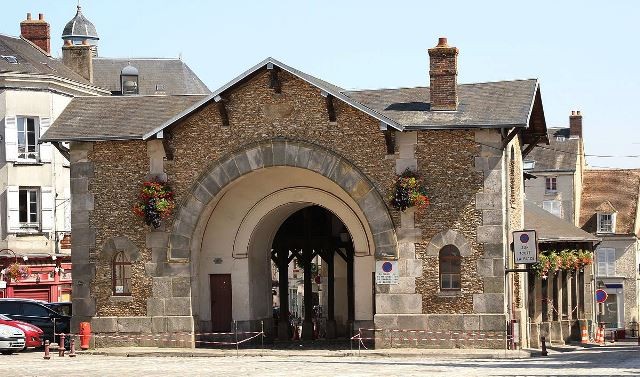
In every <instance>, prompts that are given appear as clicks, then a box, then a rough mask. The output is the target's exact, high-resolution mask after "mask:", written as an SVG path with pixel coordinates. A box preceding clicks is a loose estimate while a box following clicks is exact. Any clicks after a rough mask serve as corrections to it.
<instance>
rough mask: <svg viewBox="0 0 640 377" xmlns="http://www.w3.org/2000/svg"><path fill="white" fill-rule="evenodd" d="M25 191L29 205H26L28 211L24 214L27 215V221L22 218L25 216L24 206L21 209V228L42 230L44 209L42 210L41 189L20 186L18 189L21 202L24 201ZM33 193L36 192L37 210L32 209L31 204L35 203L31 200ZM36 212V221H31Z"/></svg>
mask: <svg viewBox="0 0 640 377" xmlns="http://www.w3.org/2000/svg"><path fill="white" fill-rule="evenodd" d="M23 193H26V200H27V203H26V204H27V206H26V212H24V215H26V219H27V220H26V221H23V220H22V217H23V211H22V208H20V209H19V216H20V217H19V220H18V221H20V228H21V229H25V230H40V220H41V219H42V215H41V213H42V211H41V199H40V198H41V195H40V189H39V188H38V187H22V186H21V187H20V188H19V190H18V200H19V201H20V202H21V201H22V195H23ZM31 193H35V198H36V200H35V205H36V210H35V212H32V211H31V204H33V202H32V201H31V195H30V194H31ZM33 214H35V216H36V220H35V221H30V219H31V215H33Z"/></svg>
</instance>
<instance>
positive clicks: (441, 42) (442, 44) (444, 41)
mask: <svg viewBox="0 0 640 377" xmlns="http://www.w3.org/2000/svg"><path fill="white" fill-rule="evenodd" d="M436 47H449V45H448V44H447V38H445V37H440V38H438V46H436Z"/></svg>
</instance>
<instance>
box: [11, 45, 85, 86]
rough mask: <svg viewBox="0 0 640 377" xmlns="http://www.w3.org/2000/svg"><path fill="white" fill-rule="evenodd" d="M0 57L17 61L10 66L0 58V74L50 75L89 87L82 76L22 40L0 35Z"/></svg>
mask: <svg viewBox="0 0 640 377" xmlns="http://www.w3.org/2000/svg"><path fill="white" fill-rule="evenodd" d="M0 55H3V56H15V58H16V60H17V61H18V63H17V64H11V63H9V62H8V61H7V60H5V59H2V58H0V73H4V72H15V73H29V74H39V75H52V76H59V77H62V78H65V79H69V80H73V81H76V82H79V83H82V84H88V85H91V83H89V82H88V81H87V80H85V79H84V78H83V77H82V76H80V75H78V74H76V73H75V72H73V71H72V70H70V69H69V68H67V67H66V66H65V65H64V64H62V61H61V60H57V59H53V58H52V57H50V56H48V55H47V54H46V53H45V52H44V51H42V50H41V49H40V48H38V47H37V46H35V45H34V44H33V43H31V42H29V41H27V40H26V39H24V38H20V37H11V36H8V35H3V34H0Z"/></svg>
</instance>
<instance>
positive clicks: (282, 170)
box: [45, 38, 547, 348]
mask: <svg viewBox="0 0 640 377" xmlns="http://www.w3.org/2000/svg"><path fill="white" fill-rule="evenodd" d="M429 56H430V59H431V61H430V67H429V69H428V72H429V73H428V74H427V73H426V72H427V69H425V78H426V77H427V76H429V77H430V83H431V85H430V87H417V88H406V89H382V90H361V91H347V90H344V89H341V88H339V87H337V86H335V85H332V84H329V83H327V82H326V81H323V80H320V79H317V78H315V77H313V76H311V75H308V74H306V73H303V72H301V71H299V70H297V69H294V68H292V67H290V66H288V65H286V64H284V63H282V62H279V61H277V60H275V59H272V58H268V59H266V60H264V61H262V62H260V63H258V64H256V65H255V66H253V67H252V68H250V69H248V70H247V71H245V72H244V73H243V74H241V75H240V76H238V77H236V78H234V79H232V80H231V81H230V82H229V83H227V84H226V85H224V86H222V87H221V88H219V89H218V90H216V91H215V92H213V93H212V94H210V95H208V96H206V97H203V98H195V97H192V96H167V97H166V100H167V101H169V103H159V102H161V101H164V100H165V99H163V98H162V97H157V96H129V97H127V96H124V97H120V98H113V97H105V98H99V99H92V98H76V99H74V100H73V101H72V103H71V104H70V105H69V106H68V107H67V109H66V110H65V112H64V113H63V114H62V116H61V117H60V118H58V120H57V121H56V122H55V123H54V125H53V126H52V127H51V128H50V129H49V131H48V132H47V134H46V135H45V140H46V141H49V142H55V143H60V142H71V169H72V177H71V182H72V184H71V187H72V195H73V198H74V212H73V216H72V227H73V238H72V242H73V274H74V297H73V304H74V323H75V325H76V326H77V324H78V322H80V321H90V322H91V325H92V329H93V330H94V331H96V332H97V333H100V334H110V335H114V334H119V335H123V336H127V335H132V336H136V334H138V335H139V334H141V333H147V332H152V333H155V334H163V338H171V339H178V338H180V339H182V340H184V341H185V343H184V345H186V346H193V345H194V344H197V341H198V338H197V337H196V336H194V334H197V333H202V332H210V331H214V332H224V331H228V330H229V329H230V328H231V326H232V323H233V322H235V323H236V324H237V326H238V327H239V328H240V329H243V330H256V329H260V328H262V326H263V325H264V328H265V330H266V331H267V332H268V334H269V336H273V337H278V338H281V339H288V336H289V333H288V331H289V323H288V320H287V318H286V317H287V316H286V315H282V316H280V317H279V318H278V321H277V322H275V321H274V318H273V310H272V306H273V304H272V302H273V299H272V294H273V287H272V280H273V278H272V275H273V274H272V269H271V262H270V260H273V261H275V262H276V264H278V266H279V274H280V278H279V282H280V284H279V286H278V290H279V293H280V295H279V296H280V305H281V306H284V305H286V303H288V300H287V295H288V294H289V290H288V287H287V285H288V284H282V282H287V281H288V265H289V263H291V260H292V259H297V260H298V262H300V263H301V268H302V269H304V270H305V273H304V276H305V282H304V284H303V287H304V288H303V289H304V290H305V295H304V297H305V303H304V306H305V310H304V313H305V316H304V320H303V326H302V330H303V331H302V337H303V338H304V339H310V338H312V337H313V324H312V310H311V308H310V307H312V306H313V303H312V302H310V301H309V302H308V301H306V300H307V297H309V299H310V298H311V297H312V295H311V294H306V293H310V290H311V284H310V280H308V279H310V278H311V276H312V274H311V273H310V272H311V268H312V267H311V261H312V260H313V258H314V257H315V256H320V257H321V258H322V259H323V262H327V268H328V269H329V270H330V271H331V272H328V276H327V289H328V292H329V293H328V301H329V302H328V303H327V306H328V307H327V308H326V310H324V311H323V312H324V313H326V319H327V321H328V323H332V325H331V326H333V324H335V329H336V334H335V336H340V335H341V334H340V331H342V332H343V334H342V335H351V334H352V333H353V331H357V330H356V329H358V328H368V329H372V328H377V329H382V330H381V331H379V332H377V333H376V334H373V335H370V336H372V337H375V338H376V339H377V344H376V345H377V346H385V345H389V339H390V338H389V334H390V333H391V331H392V330H401V331H410V330H422V331H432V332H436V331H437V332H438V333H439V334H440V333H446V334H447V335H446V340H445V338H442V339H440V338H439V340H437V341H433V342H431V341H426V342H423V341H420V343H419V344H418V346H424V347H441V346H448V347H456V346H457V347H496V348H503V347H504V346H505V344H506V343H507V342H508V343H510V344H511V345H512V346H518V345H522V346H525V345H528V344H529V339H528V337H527V334H528V331H527V326H526V319H527V312H526V308H525V305H524V302H526V289H523V288H521V287H524V285H523V283H524V281H525V274H523V273H518V274H508V277H507V278H506V279H505V268H513V267H514V261H513V256H512V252H511V251H510V246H509V245H510V242H511V232H512V231H513V230H520V229H522V228H523V216H524V209H523V178H522V177H523V172H522V160H521V151H522V150H525V149H530V148H532V147H533V146H534V145H535V144H537V143H539V142H543V143H544V142H547V130H546V124H545V118H544V112H543V108H542V99H541V94H540V88H539V83H538V81H537V80H535V79H531V80H516V81H502V82H492V83H478V84H464V85H458V83H457V72H458V71H457V56H458V49H457V48H455V47H451V46H449V45H448V44H447V41H446V39H444V38H443V39H441V40H440V41H439V43H438V45H437V46H436V47H434V48H432V49H430V50H429ZM169 104H170V105H172V107H170V108H169ZM105 108H110V109H117V111H114V112H113V113H116V112H117V113H118V115H117V116H114V117H111V116H110V117H102V115H103V113H104V111H105V110H104V109H105ZM98 119H99V121H98ZM122 119H127V120H128V121H127V122H122V121H121V120H122ZM113 156H118V158H117V159H114V158H113ZM407 170H408V171H409V172H408V173H407V174H417V175H418V176H419V177H420V179H421V180H422V181H423V182H424V193H426V195H427V196H428V197H429V199H430V205H429V206H428V207H427V208H426V209H425V210H424V212H420V211H416V210H415V207H410V208H408V209H405V210H404V211H400V210H398V209H396V207H394V206H393V205H391V203H390V198H391V197H392V196H393V194H394V191H395V187H396V182H397V180H398V177H399V176H400V175H401V174H403V173H405V172H407ZM412 172H413V173H412ZM145 181H158V182H160V183H161V184H162V183H163V182H168V184H169V185H170V187H171V189H172V192H173V197H174V198H175V200H176V204H177V207H176V208H175V210H174V211H173V214H172V215H171V216H170V217H168V218H165V219H164V220H162V221H161V222H160V223H156V225H158V228H155V227H151V226H147V225H145V221H144V220H143V219H141V218H138V217H137V216H136V215H135V214H134V212H133V211H132V208H133V207H134V206H135V205H136V201H137V200H138V199H137V198H138V195H139V193H140V187H141V184H142V183H143V182H145ZM149 220H150V222H151V223H153V222H154V221H156V220H158V219H153V218H151V219H149ZM387 262H388V263H387ZM378 265H380V266H383V268H384V272H385V273H389V274H391V273H395V271H398V275H397V279H396V280H393V279H392V280H390V281H383V280H381V281H378V282H375V281H374V277H375V276H376V275H377V274H378V273H380V271H378V270H377V269H376V267H377V266H378ZM332 266H333V267H332ZM307 277H308V278H307ZM389 282H391V283H392V284H388V283H389ZM280 311H281V313H287V309H286V308H282V307H281V308H280ZM514 323H515V325H514ZM512 328H516V330H515V331H513V330H511V332H510V333H509V334H507V330H508V329H512ZM341 329H342V330H341ZM488 333H490V334H492V336H491V337H489V338H486V337H484V338H483V336H485V335H482V334H488ZM184 334H189V335H186V336H185V335H184ZM407 334H409V333H408V332H407ZM460 334H465V335H462V336H458V335H460ZM515 335H519V336H518V337H517V338H516V339H513V336H515ZM101 339H114V338H101ZM396 341H397V339H396ZM172 344H175V343H172ZM394 344H395V345H397V343H394ZM409 344H411V345H412V346H415V345H416V342H415V341H410V342H406V343H403V345H409Z"/></svg>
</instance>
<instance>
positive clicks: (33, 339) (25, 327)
mask: <svg viewBox="0 0 640 377" xmlns="http://www.w3.org/2000/svg"><path fill="white" fill-rule="evenodd" d="M0 324H2V325H7V326H11V327H16V328H18V329H20V330H22V331H24V338H25V339H24V340H25V347H26V348H31V347H40V346H42V340H41V337H42V333H43V331H42V330H41V329H40V328H39V327H38V326H34V325H32V324H30V323H26V322H22V321H16V320H14V319H11V318H9V317H7V316H6V315H4V314H0Z"/></svg>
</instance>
